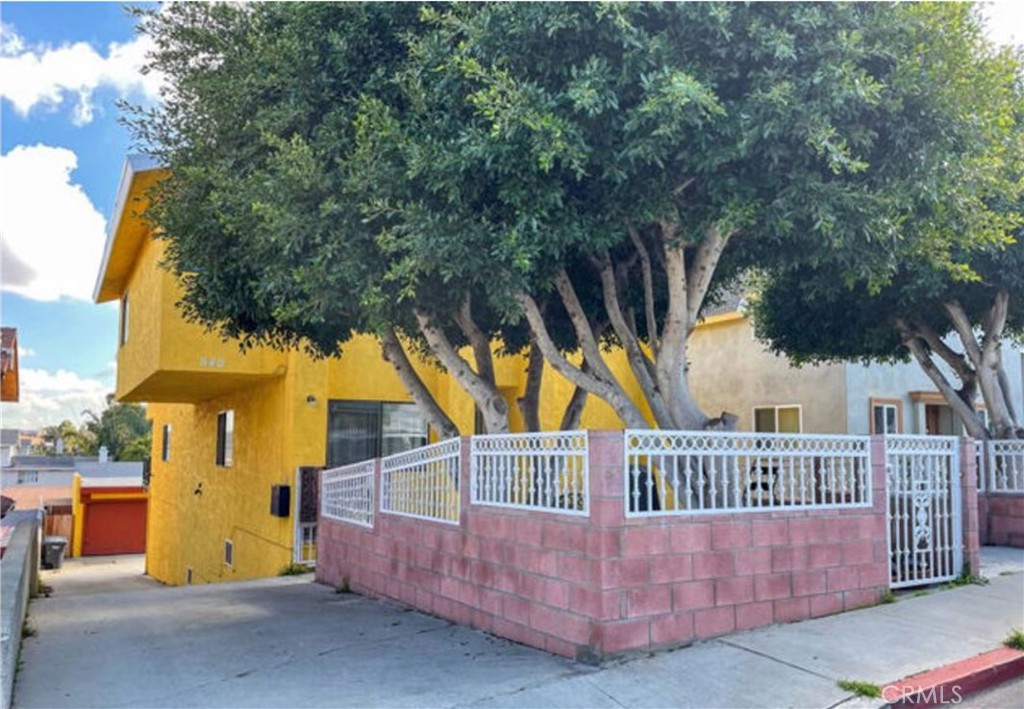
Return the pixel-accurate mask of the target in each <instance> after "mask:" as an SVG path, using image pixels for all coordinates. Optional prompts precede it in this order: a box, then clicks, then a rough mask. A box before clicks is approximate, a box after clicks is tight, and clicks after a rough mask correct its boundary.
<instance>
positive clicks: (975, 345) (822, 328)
mask: <svg viewBox="0 0 1024 709" xmlns="http://www.w3.org/2000/svg"><path fill="white" fill-rule="evenodd" d="M969 263H970V266H971V270H972V271H973V273H972V274H971V275H970V276H961V277H959V278H954V277H953V276H952V275H951V274H950V273H949V272H948V271H945V270H942V269H936V268H934V267H929V266H927V265H926V264H923V263H920V262H916V263H915V262H913V261H908V262H907V263H905V264H904V265H903V267H902V268H901V269H900V271H899V273H898V274H897V275H896V276H895V277H894V278H893V280H892V281H891V282H890V283H889V284H888V285H886V286H885V287H882V288H880V289H871V288H869V287H868V286H867V284H866V283H863V282H857V283H854V284H851V285H847V284H846V283H845V282H844V280H843V277H842V273H840V272H837V271H836V270H835V269H832V268H829V267H827V266H819V267H818V268H817V269H809V268H799V269H794V270H791V271H787V272H783V273H775V274H771V275H770V276H769V277H768V278H766V279H764V280H762V281H761V286H762V290H761V292H760V293H759V294H758V295H757V296H755V298H754V299H753V301H752V302H753V307H752V311H753V317H754V322H755V327H756V330H757V333H758V336H759V337H761V338H762V339H764V340H765V341H767V342H768V343H769V344H770V347H771V348H772V349H773V350H774V351H775V352H776V353H779V354H785V355H786V356H788V357H789V359H790V360H791V361H792V362H794V363H796V364H804V363H808V362H824V361H864V362H899V361H906V360H908V359H911V358H913V360H914V361H916V362H917V363H918V364H919V365H920V366H921V368H922V370H923V371H924V372H925V374H927V375H928V377H929V379H931V380H932V382H933V383H934V385H935V388H936V389H937V390H938V391H939V392H941V393H942V395H943V396H944V397H945V399H946V401H947V402H948V403H949V406H950V408H952V410H953V411H954V413H955V414H956V415H957V417H958V418H959V419H960V420H961V421H962V422H963V425H964V428H965V429H966V430H967V432H968V434H970V435H971V436H973V437H974V438H988V437H989V436H990V435H991V436H993V437H995V438H1000V439H1006V438H1021V437H1024V429H1022V428H1021V419H1020V418H1019V416H1020V415H1021V413H1024V412H1022V411H1021V410H1020V408H1019V407H1020V406H1021V405H1022V402H1021V401H1019V400H1018V401H1014V396H1013V391H1014V390H1013V388H1012V387H1011V385H1010V382H1009V379H1008V377H1007V375H1006V370H1005V368H1004V366H1003V359H1002V357H1003V352H1002V349H1003V344H1004V342H1005V338H1006V337H1014V338H1016V339H1017V340H1018V341H1020V342H1024V308H1022V307H1021V306H1020V303H1021V302H1022V301H1024V244H1021V243H1020V242H1014V243H1012V244H1009V245H1007V246H1005V247H993V248H990V249H986V250H982V251H977V252H974V253H972V254H970V261H969ZM940 363H941V364H942V365H944V366H940ZM979 393H980V394H981V398H982V401H984V403H985V408H986V411H987V412H988V419H989V427H988V428H986V426H984V425H983V423H982V422H981V420H980V419H979V418H978V416H977V415H976V412H975V409H974V404H975V400H976V397H977V396H978V394H979Z"/></svg>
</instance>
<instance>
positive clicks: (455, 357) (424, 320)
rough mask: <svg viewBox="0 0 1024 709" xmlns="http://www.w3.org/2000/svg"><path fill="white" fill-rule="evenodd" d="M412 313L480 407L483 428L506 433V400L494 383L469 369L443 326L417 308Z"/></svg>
mask: <svg viewBox="0 0 1024 709" xmlns="http://www.w3.org/2000/svg"><path fill="white" fill-rule="evenodd" d="M414 313H415V314H416V322H417V323H418V324H419V328H420V332H421V333H423V337H424V338H425V339H426V341H427V344H428V345H429V346H430V350H431V351H432V352H433V353H434V354H435V355H436V356H437V358H438V359H439V360H440V361H441V364H443V365H444V366H445V369H447V370H448V372H449V373H450V374H451V375H452V376H453V377H455V380H456V381H457V382H458V383H459V384H460V385H461V386H462V388H463V389H465V390H466V392H467V393H469V395H470V396H471V397H472V398H473V401H475V402H476V405H477V406H478V407H479V408H480V413H481V414H482V415H483V417H484V422H485V423H486V424H487V432H488V433H506V432H507V431H508V403H507V402H506V401H505V399H504V397H502V395H501V392H499V391H498V388H497V387H496V386H495V385H494V382H493V380H492V381H487V380H486V379H484V378H483V377H481V376H480V375H479V374H477V373H476V372H474V371H473V368H472V367H470V366H469V363H468V362H466V360H465V359H463V358H462V357H461V356H460V355H459V353H458V352H457V351H456V349H455V347H454V345H452V343H451V341H450V340H449V339H448V336H447V335H446V334H445V332H444V330H443V329H441V328H440V327H438V326H437V325H436V323H435V322H434V319H433V318H432V317H431V316H429V315H427V314H425V313H424V312H423V311H421V310H419V309H418V308H417V309H415V310H414Z"/></svg>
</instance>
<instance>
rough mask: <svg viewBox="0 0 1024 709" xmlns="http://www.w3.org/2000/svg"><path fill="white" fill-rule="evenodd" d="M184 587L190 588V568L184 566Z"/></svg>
mask: <svg viewBox="0 0 1024 709" xmlns="http://www.w3.org/2000/svg"><path fill="white" fill-rule="evenodd" d="M185 585H186V586H191V585H192V567H191V566H186V567H185Z"/></svg>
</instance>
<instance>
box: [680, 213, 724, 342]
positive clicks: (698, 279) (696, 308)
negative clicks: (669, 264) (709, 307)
mask: <svg viewBox="0 0 1024 709" xmlns="http://www.w3.org/2000/svg"><path fill="white" fill-rule="evenodd" d="M734 233H735V232H729V233H728V234H723V233H722V232H721V231H720V230H719V228H718V225H717V224H712V225H710V226H709V227H708V228H707V231H705V232H704V238H703V239H701V242H700V244H699V245H698V246H697V253H696V254H695V255H694V257H693V263H691V264H690V268H689V269H688V273H687V275H688V278H687V286H686V303H687V313H686V319H687V328H688V331H690V332H692V331H693V328H694V326H695V325H696V324H697V315H698V313H700V308H701V306H702V305H703V304H704V297H705V296H706V295H707V294H708V288H710V287H711V280H712V279H713V278H714V275H715V269H716V268H718V262H719V261H720V260H721V258H722V252H724V251H725V246H726V244H728V243H729V239H730V238H731V237H732V235H733V234H734Z"/></svg>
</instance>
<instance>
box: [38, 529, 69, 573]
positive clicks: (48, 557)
mask: <svg viewBox="0 0 1024 709" xmlns="http://www.w3.org/2000/svg"><path fill="white" fill-rule="evenodd" d="M67 546H68V538H67V537H45V538H44V539H43V568H44V569H59V568H60V567H61V564H63V563H64V550H65V549H67Z"/></svg>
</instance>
